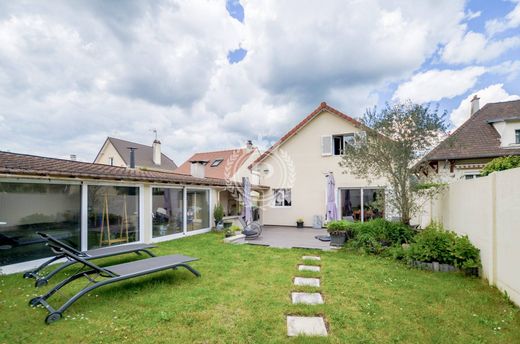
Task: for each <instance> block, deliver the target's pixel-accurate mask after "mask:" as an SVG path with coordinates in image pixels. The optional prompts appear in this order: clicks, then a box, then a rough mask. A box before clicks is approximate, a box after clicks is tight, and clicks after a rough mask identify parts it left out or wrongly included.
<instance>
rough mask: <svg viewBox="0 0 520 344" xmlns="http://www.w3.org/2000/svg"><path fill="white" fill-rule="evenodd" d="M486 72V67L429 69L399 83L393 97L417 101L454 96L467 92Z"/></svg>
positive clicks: (423, 101)
mask: <svg viewBox="0 0 520 344" xmlns="http://www.w3.org/2000/svg"><path fill="white" fill-rule="evenodd" d="M485 72H486V68H484V67H467V68H464V69H461V70H452V69H446V70H437V69H433V70H429V71H426V72H422V73H418V74H415V75H414V76H413V77H412V78H411V79H410V80H409V81H407V82H405V83H403V84H401V85H399V87H398V88H397V90H396V91H395V93H394V95H393V97H392V98H393V99H394V100H395V99H401V100H408V99H410V100H412V101H413V102H417V103H426V102H430V101H438V100H441V99H443V98H453V97H456V96H458V95H461V94H464V93H466V91H468V90H469V89H470V88H472V87H473V86H474V85H475V83H476V82H477V80H478V77H479V76H481V75H482V74H484V73H485Z"/></svg>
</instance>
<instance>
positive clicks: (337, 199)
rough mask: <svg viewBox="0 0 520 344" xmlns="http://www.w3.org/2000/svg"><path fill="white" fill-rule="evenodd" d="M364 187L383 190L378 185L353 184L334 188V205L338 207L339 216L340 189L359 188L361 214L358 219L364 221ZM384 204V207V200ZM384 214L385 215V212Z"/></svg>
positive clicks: (383, 189)
mask: <svg viewBox="0 0 520 344" xmlns="http://www.w3.org/2000/svg"><path fill="white" fill-rule="evenodd" d="M365 189H367V190H378V191H380V190H381V191H385V188H384V187H378V186H355V187H348V186H340V187H337V188H336V207H337V209H338V213H339V214H340V216H342V215H343V214H341V191H342V190H360V192H359V197H360V200H359V201H360V202H359V203H360V210H361V214H360V217H359V220H360V222H365V200H364V196H365ZM383 194H384V193H383ZM384 206H385V208H386V200H385V204H384ZM385 216H386V212H385Z"/></svg>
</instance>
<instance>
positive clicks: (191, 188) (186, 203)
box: [184, 185, 213, 236]
mask: <svg viewBox="0 0 520 344" xmlns="http://www.w3.org/2000/svg"><path fill="white" fill-rule="evenodd" d="M188 190H207V191H208V193H209V195H208V206H209V211H208V217H209V219H208V224H209V227H206V228H201V229H197V230H195V231H188V218H187V215H188V214H187V212H188ZM211 190H212V189H211V188H208V187H198V186H190V185H187V186H186V187H185V189H184V197H185V200H186V202H184V224H185V225H184V226H185V228H184V230H185V231H184V233H185V234H184V236H191V235H197V234H203V233H208V232H210V231H211V218H212V215H213V211H212V209H213V195H212V192H211Z"/></svg>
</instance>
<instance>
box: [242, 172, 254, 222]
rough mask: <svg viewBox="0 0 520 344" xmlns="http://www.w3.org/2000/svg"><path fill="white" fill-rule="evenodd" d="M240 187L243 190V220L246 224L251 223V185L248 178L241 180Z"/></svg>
mask: <svg viewBox="0 0 520 344" xmlns="http://www.w3.org/2000/svg"><path fill="white" fill-rule="evenodd" d="M242 186H243V188H244V196H243V197H244V213H243V215H244V220H245V221H246V223H247V224H249V223H251V222H252V221H253V212H252V211H251V183H250V182H249V178H247V177H244V178H242Z"/></svg>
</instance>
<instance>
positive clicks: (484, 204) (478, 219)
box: [423, 168, 520, 305]
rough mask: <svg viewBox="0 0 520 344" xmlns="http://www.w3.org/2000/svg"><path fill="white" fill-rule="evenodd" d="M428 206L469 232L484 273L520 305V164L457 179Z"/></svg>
mask: <svg viewBox="0 0 520 344" xmlns="http://www.w3.org/2000/svg"><path fill="white" fill-rule="evenodd" d="M425 208H427V209H426V210H427V211H426V212H425V213H431V217H432V219H433V220H435V221H439V222H441V223H442V224H443V225H444V226H445V228H447V229H450V230H453V231H455V232H457V233H459V234H463V235H468V237H469V238H470V240H471V242H472V243H473V244H474V245H475V246H477V247H478V248H479V249H480V254H481V259H482V272H483V277H485V278H487V279H488V280H489V283H490V284H492V285H496V286H497V287H498V288H499V289H501V290H503V291H506V292H507V294H508V295H509V297H510V298H511V299H512V300H513V301H514V302H515V303H516V304H518V305H520V268H519V267H518V262H520V168H516V169H511V170H507V171H502V172H495V173H493V174H491V175H489V176H487V177H482V178H478V179H472V180H460V181H457V182H454V183H452V184H450V185H449V187H448V189H447V190H446V191H445V192H443V193H442V194H441V195H440V196H439V197H438V199H437V200H434V201H433V202H432V204H426V205H425ZM430 210H431V211H430ZM423 222H424V219H423Z"/></svg>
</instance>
